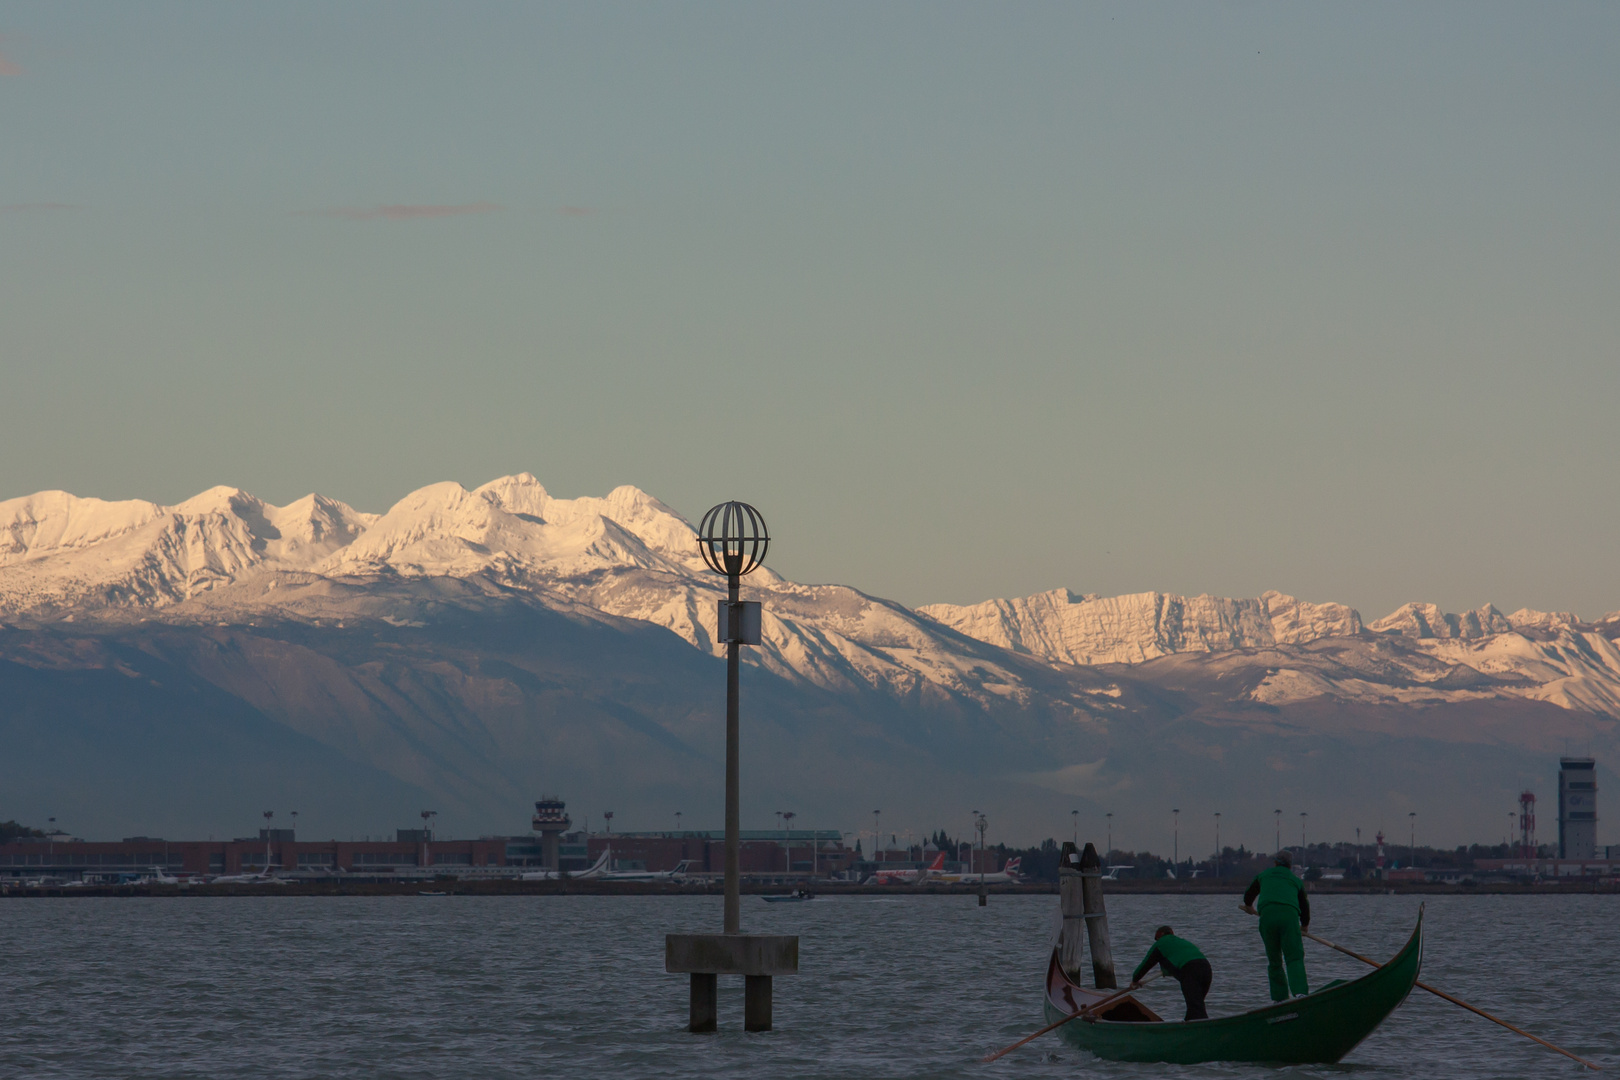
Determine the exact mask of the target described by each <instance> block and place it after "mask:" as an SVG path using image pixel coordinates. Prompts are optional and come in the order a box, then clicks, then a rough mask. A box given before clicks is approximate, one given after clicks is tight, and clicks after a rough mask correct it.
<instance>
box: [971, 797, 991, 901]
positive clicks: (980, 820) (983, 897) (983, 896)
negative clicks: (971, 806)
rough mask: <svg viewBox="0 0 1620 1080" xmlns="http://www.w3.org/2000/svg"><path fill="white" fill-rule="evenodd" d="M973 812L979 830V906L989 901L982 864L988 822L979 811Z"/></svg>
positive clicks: (984, 857) (983, 861) (974, 824)
mask: <svg viewBox="0 0 1620 1080" xmlns="http://www.w3.org/2000/svg"><path fill="white" fill-rule="evenodd" d="M973 813H974V814H976V815H977V818H976V820H975V821H974V822H973V826H974V828H976V829H978V830H979V906H980V907H984V906H985V905H986V904H988V903H989V902H990V897H989V893H988V892H987V891H986V889H985V887H984V864H985V860H986V858H987V856H986V855H985V853H984V830H985V829H987V828H989V827H990V822H989V821H988V820H986V819H985V816H984V815H983V814H981V813H979V811H977V810H975V811H973Z"/></svg>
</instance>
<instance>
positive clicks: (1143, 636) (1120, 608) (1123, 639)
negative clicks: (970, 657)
mask: <svg viewBox="0 0 1620 1080" xmlns="http://www.w3.org/2000/svg"><path fill="white" fill-rule="evenodd" d="M917 610H918V611H920V612H921V613H922V614H924V615H927V616H928V617H929V618H932V619H935V620H936V621H938V622H942V623H944V624H945V625H947V626H949V627H951V628H952V629H954V630H957V631H959V632H961V633H964V634H966V635H968V636H969V637H972V638H977V639H979V640H980V641H985V642H988V643H990V644H992V645H999V646H1001V647H1002V648H1005V649H1011V650H1013V651H1014V652H1024V653H1030V654H1032V655H1034V656H1038V657H1040V658H1042V659H1044V660H1055V661H1059V662H1062V663H1067V664H1135V663H1141V662H1142V661H1144V660H1151V659H1153V658H1154V657H1157V656H1167V655H1170V654H1172V653H1180V652H1220V651H1224V650H1228V649H1238V648H1246V647H1259V646H1266V645H1278V644H1299V643H1301V642H1305V641H1314V640H1316V639H1317V638H1322V637H1341V636H1347V635H1352V634H1357V633H1360V632H1361V616H1360V615H1358V614H1357V613H1356V611H1355V609H1353V608H1349V607H1346V606H1344V605H1343V604H1312V603H1308V602H1306V601H1302V600H1297V599H1295V598H1294V597H1292V596H1288V595H1286V594H1285V593H1280V592H1268V593H1265V594H1264V595H1263V596H1261V597H1259V598H1257V599H1253V600H1234V599H1229V598H1227V597H1220V596H1193V597H1187V596H1178V595H1176V594H1174V593H1157V592H1149V593H1135V594H1133V595H1129V596H1113V597H1103V596H1098V595H1097V594H1095V593H1086V594H1083V595H1076V594H1075V593H1073V592H1071V591H1070V590H1068V589H1054V590H1052V591H1051V592H1044V593H1037V594H1035V595H1034V596H1028V597H1024V598H1022V599H1019V600H987V601H985V602H984V603H980V604H970V605H966V606H957V605H954V604H931V605H929V606H927V607H922V608H918V609H917Z"/></svg>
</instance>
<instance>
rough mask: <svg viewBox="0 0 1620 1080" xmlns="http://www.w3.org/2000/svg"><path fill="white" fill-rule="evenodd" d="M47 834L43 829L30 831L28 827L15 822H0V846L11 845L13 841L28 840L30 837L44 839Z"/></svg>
mask: <svg viewBox="0 0 1620 1080" xmlns="http://www.w3.org/2000/svg"><path fill="white" fill-rule="evenodd" d="M44 836H45V833H44V831H43V830H41V829H30V828H29V827H28V826H27V825H19V824H17V823H16V822H15V821H0V844H9V843H11V842H12V841H13V840H26V839H29V838H30V837H38V838H40V839H43V838H44Z"/></svg>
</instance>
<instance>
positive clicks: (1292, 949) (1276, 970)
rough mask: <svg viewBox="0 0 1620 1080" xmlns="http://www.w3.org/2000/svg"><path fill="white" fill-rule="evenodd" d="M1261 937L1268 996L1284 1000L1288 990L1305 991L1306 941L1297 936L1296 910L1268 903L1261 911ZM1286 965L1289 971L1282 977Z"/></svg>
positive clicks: (1299, 992)
mask: <svg viewBox="0 0 1620 1080" xmlns="http://www.w3.org/2000/svg"><path fill="white" fill-rule="evenodd" d="M1260 940H1261V941H1263V942H1265V943H1266V975H1267V976H1268V977H1269V978H1270V979H1271V1000H1272V1001H1287V1000H1288V998H1289V991H1292V992H1293V993H1295V994H1308V993H1310V989H1309V988H1308V987H1307V986H1306V983H1305V943H1304V941H1303V939H1301V938H1300V936H1299V912H1297V911H1294V910H1293V909H1291V908H1287V907H1283V906H1281V905H1278V904H1271V905H1268V906H1267V907H1265V908H1264V909H1263V910H1261V912H1260ZM1285 965H1286V967H1287V971H1288V975H1287V977H1286V978H1284V977H1283V969H1284V966H1285Z"/></svg>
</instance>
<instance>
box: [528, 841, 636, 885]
mask: <svg viewBox="0 0 1620 1080" xmlns="http://www.w3.org/2000/svg"><path fill="white" fill-rule="evenodd" d="M612 858H613V849H612V848H604V849H603V850H602V854H601V855H598V856H597V858H596V861H595V862H593V863H592V864H591V865H590V866H588V867H586V868H585V869H584V870H580V871H578V872H577V873H576V872H574V871H572V870H530V871H529V872H528V873H526V874H520V875H518V880H519V881H560V880H562V879H563V878H567V879H568V880H569V881H589V880H591V879H592V878H599V877H602V876H603V875H605V874H606V873H607V872H608V862H609V860H611V859H612Z"/></svg>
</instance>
